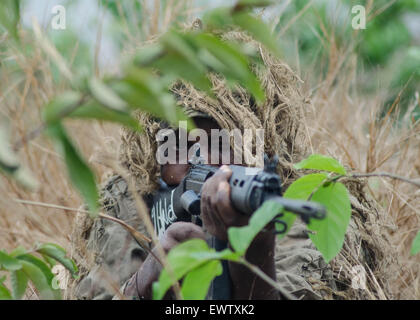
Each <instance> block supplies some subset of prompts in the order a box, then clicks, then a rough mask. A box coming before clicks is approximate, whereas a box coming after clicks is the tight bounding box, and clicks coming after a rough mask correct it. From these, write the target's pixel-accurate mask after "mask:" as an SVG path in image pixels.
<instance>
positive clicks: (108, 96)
mask: <svg viewBox="0 0 420 320" xmlns="http://www.w3.org/2000/svg"><path fill="white" fill-rule="evenodd" d="M88 86H89V89H90V92H91V94H92V96H93V97H94V98H95V99H96V100H98V101H99V102H100V103H102V104H103V105H104V106H106V107H108V108H110V109H112V110H114V111H121V112H125V111H127V103H126V102H125V101H124V100H122V99H121V98H120V97H119V96H118V95H117V94H116V93H115V92H114V91H113V90H112V89H111V88H109V87H108V86H107V85H106V84H105V83H103V82H102V81H101V80H99V79H97V78H92V79H90V80H89V82H88Z"/></svg>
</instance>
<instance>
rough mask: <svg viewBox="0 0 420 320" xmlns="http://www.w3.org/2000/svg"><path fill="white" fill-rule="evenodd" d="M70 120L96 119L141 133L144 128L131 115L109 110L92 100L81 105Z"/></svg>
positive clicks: (70, 116) (70, 115) (71, 115)
mask: <svg viewBox="0 0 420 320" xmlns="http://www.w3.org/2000/svg"><path fill="white" fill-rule="evenodd" d="M68 117H69V118H79V119H96V120H102V121H108V122H115V123H119V124H121V125H123V126H125V127H127V128H130V129H132V130H133V131H137V132H141V131H142V128H141V126H140V124H139V122H138V120H136V119H135V118H134V117H132V116H131V115H130V114H129V113H126V112H121V111H115V110H112V109H109V108H105V107H103V106H102V105H100V104H99V103H98V102H96V101H95V100H90V101H88V102H86V103H85V104H83V105H81V106H80V108H77V109H76V110H75V111H73V112H72V113H71V114H69V116H68Z"/></svg>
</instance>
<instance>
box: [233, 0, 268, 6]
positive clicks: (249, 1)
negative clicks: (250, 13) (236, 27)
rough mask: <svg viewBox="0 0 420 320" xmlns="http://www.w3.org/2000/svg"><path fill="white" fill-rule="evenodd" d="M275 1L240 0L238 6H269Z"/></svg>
mask: <svg viewBox="0 0 420 320" xmlns="http://www.w3.org/2000/svg"><path fill="white" fill-rule="evenodd" d="M274 3H275V2H274V0H240V1H238V2H237V4H236V7H239V6H241V7H242V6H243V7H267V6H269V5H272V4H274Z"/></svg>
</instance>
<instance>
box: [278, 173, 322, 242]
mask: <svg viewBox="0 0 420 320" xmlns="http://www.w3.org/2000/svg"><path fill="white" fill-rule="evenodd" d="M327 178H328V177H327V175H326V174H323V173H316V174H308V175H306V176H303V177H301V178H299V179H298V180H296V181H295V182H293V183H292V184H291V185H290V187H289V188H287V190H286V192H285V193H284V195H283V197H285V198H289V199H298V200H308V199H309V196H310V195H311V193H312V192H313V191H314V190H315V189H316V188H318V187H321V185H322V183H323V182H324V181H325V180H326V179H327ZM281 220H283V221H284V222H285V223H286V225H287V229H286V232H285V233H283V234H279V235H278V238H279V239H282V238H283V237H284V236H285V235H286V234H287V233H288V232H289V231H290V228H291V227H292V226H293V223H294V222H295V220H296V214H294V213H292V212H288V211H285V212H284V216H283V217H282V218H281ZM278 227H280V226H278Z"/></svg>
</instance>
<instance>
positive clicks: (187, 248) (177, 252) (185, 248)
mask: <svg viewBox="0 0 420 320" xmlns="http://www.w3.org/2000/svg"><path fill="white" fill-rule="evenodd" d="M202 251H204V252H205V251H210V249H209V247H208V245H207V243H206V242H205V241H203V240H201V239H192V240H189V241H186V242H183V243H181V244H180V245H178V246H176V247H175V248H173V249H172V250H171V251H170V252H169V254H168V257H167V258H168V263H169V265H170V266H171V268H172V271H173V273H174V277H175V280H179V279H181V278H182V277H183V276H184V275H185V274H186V273H187V272H189V271H191V270H193V269H194V268H196V267H198V266H199V265H201V264H203V263H204V262H205V261H207V260H206V259H200V258H197V257H194V256H193V255H192V253H194V252H202ZM172 280H173V279H172V277H171V276H170V274H169V273H168V271H167V270H165V269H164V270H163V271H162V272H161V274H160V276H159V281H158V282H155V283H154V284H153V299H155V300H160V299H162V298H163V296H164V295H165V293H166V291H168V289H169V288H170V287H171V286H172V285H173V284H174V282H173V281H172Z"/></svg>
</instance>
